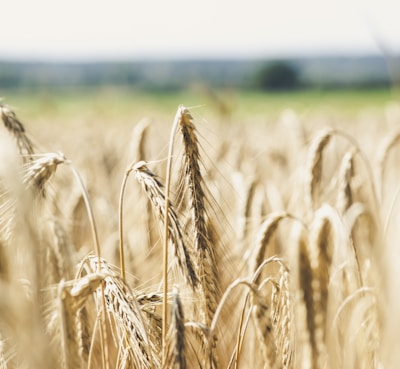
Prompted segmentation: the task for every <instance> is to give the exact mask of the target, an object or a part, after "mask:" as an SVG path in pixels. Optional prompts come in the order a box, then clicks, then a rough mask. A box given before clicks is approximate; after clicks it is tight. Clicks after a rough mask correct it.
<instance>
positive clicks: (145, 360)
mask: <svg viewBox="0 0 400 369" xmlns="http://www.w3.org/2000/svg"><path fill="white" fill-rule="evenodd" d="M87 263H88V264H89V267H90V270H92V271H97V270H100V272H101V273H103V274H105V275H106V276H105V278H104V282H103V284H104V288H103V290H102V289H101V288H100V287H99V288H98V289H97V296H98V297H97V298H98V299H99V298H100V299H102V293H104V297H105V302H106V309H107V311H108V313H109V315H111V316H112V317H113V318H114V321H115V323H116V328H117V334H118V340H117V341H118V342H120V344H121V345H122V346H121V348H125V349H127V350H128V351H129V359H130V360H131V362H132V365H133V366H134V367H136V368H144V369H151V368H156V367H159V365H160V358H159V347H158V346H157V341H159V340H150V339H149V335H148V332H149V329H148V326H147V324H145V321H144V319H143V316H142V313H141V310H140V307H139V304H138V302H137V300H136V298H135V296H134V295H133V293H132V292H130V289H129V286H128V285H127V284H126V283H125V282H124V281H123V280H122V279H121V278H119V277H118V275H117V274H116V273H115V272H114V271H113V270H112V268H111V266H110V265H109V264H108V263H107V262H106V260H104V259H100V260H99V259H98V258H97V257H88V258H87ZM103 291H104V292H103Z"/></svg>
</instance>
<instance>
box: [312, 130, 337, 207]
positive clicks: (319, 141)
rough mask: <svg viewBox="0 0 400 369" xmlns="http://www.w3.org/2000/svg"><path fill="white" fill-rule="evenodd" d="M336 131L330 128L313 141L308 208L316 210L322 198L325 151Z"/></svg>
mask: <svg viewBox="0 0 400 369" xmlns="http://www.w3.org/2000/svg"><path fill="white" fill-rule="evenodd" d="M333 133H334V131H333V130H332V129H330V128H328V129H325V130H323V131H321V132H320V133H319V134H318V135H317V136H316V137H315V139H314V140H313V142H312V144H311V147H310V150H309V152H308V158H307V168H306V171H307V172H306V177H305V178H306V191H305V196H306V206H307V208H308V209H311V210H314V209H315V208H316V206H317V203H318V201H319V198H320V195H321V194H320V191H321V189H320V184H321V179H322V163H323V160H322V159H323V151H324V149H325V147H326V146H327V145H328V143H329V141H330V139H331V137H332V134H333Z"/></svg>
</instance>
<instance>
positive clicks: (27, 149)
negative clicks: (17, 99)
mask: <svg viewBox="0 0 400 369" xmlns="http://www.w3.org/2000/svg"><path fill="white" fill-rule="evenodd" d="M0 117H1V119H2V120H3V123H4V125H5V127H6V128H7V129H8V131H9V132H10V133H11V134H12V135H13V136H14V137H15V139H16V140H17V146H18V150H19V154H20V155H21V157H22V159H23V161H24V162H25V163H26V162H27V161H29V160H30V157H31V155H33V153H34V148H33V143H32V141H31V140H30V139H29V138H28V136H27V135H26V132H25V127H24V126H23V124H22V123H21V122H20V121H19V119H18V118H17V116H16V115H15V113H14V112H13V111H12V110H11V109H10V108H9V107H8V106H7V105H4V104H1V103H0Z"/></svg>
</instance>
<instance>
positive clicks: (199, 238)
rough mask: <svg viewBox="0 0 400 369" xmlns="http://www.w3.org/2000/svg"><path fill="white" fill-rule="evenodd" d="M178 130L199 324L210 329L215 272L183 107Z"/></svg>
mask: <svg viewBox="0 0 400 369" xmlns="http://www.w3.org/2000/svg"><path fill="white" fill-rule="evenodd" d="M177 116H179V128H180V132H181V135H182V139H183V145H184V158H183V167H184V168H183V170H184V175H185V178H186V182H187V187H188V190H189V206H190V209H191V212H192V222H193V232H194V255H195V256H196V259H195V263H196V264H195V265H196V269H197V275H198V276H199V279H200V285H199V292H200V306H201V308H200V315H201V321H202V323H204V324H206V325H207V326H208V325H210V323H211V321H212V317H213V315H214V313H215V310H216V308H217V304H218V299H219V296H220V291H219V278H218V272H217V270H216V265H217V263H216V262H215V251H214V250H213V247H215V245H211V243H210V237H209V229H208V227H207V211H206V205H205V203H206V196H205V193H204V187H203V186H204V183H203V177H202V174H201V170H200V151H199V143H198V140H197V135H196V128H195V126H194V124H193V117H192V115H191V114H190V112H189V110H188V109H187V108H185V107H184V106H180V107H179V108H178V113H177Z"/></svg>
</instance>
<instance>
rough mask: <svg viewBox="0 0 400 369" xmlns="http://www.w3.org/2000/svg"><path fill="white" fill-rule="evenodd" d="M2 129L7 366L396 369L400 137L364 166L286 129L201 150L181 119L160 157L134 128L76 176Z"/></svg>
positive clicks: (1, 322) (325, 134) (333, 142)
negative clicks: (128, 138)
mask: <svg viewBox="0 0 400 369" xmlns="http://www.w3.org/2000/svg"><path fill="white" fill-rule="evenodd" d="M0 118H1V120H2V123H3V124H2V125H1V132H0V140H1V145H0V150H1V152H0V154H1V161H0V163H1V165H0V189H1V194H0V199H1V204H0V226H1V228H0V295H1V298H0V367H1V368H41V369H43V368H44V369H45V368H52V369H53V368H65V369H66V368H68V369H69V368H107V369H108V368H149V369H150V368H154V369H156V368H174V369H177V368H332V369H335V368H387V367H394V366H395V365H397V363H398V359H399V357H398V354H397V353H396V352H397V350H396V344H397V340H398V339H399V337H400V336H399V334H398V330H397V328H398V323H399V322H398V320H399V319H398V318H396V316H397V312H396V309H397V307H398V306H399V301H397V298H396V296H397V295H396V293H395V291H396V288H397V282H396V275H397V274H396V267H397V263H396V262H397V259H396V257H397V253H398V252H396V248H397V245H396V244H395V242H394V244H393V240H394V239H395V237H396V226H395V225H396V221H397V217H398V215H399V213H398V212H397V211H396V209H397V203H398V201H397V200H398V194H399V191H398V188H397V186H396V185H395V184H396V179H398V178H399V177H397V176H396V175H395V174H394V173H392V172H393V168H394V164H395V158H396V155H398V152H397V151H398V150H400V149H398V148H397V146H398V145H397V143H398V142H399V141H400V139H399V138H400V133H399V132H398V131H394V132H392V133H390V134H388V135H386V136H384V137H382V145H381V146H380V149H379V150H377V152H376V153H372V154H373V155H375V156H373V155H366V154H365V153H364V151H363V150H362V147H361V146H360V143H358V142H357V140H356V139H355V138H354V135H350V134H348V133H346V132H344V131H343V130H341V129H337V128H329V129H323V130H319V131H312V132H305V130H304V127H301V126H300V125H299V124H297V123H298V122H297V123H296V127H295V126H294V125H293V126H292V127H291V132H289V133H290V134H288V135H287V136H286V137H285V141H284V140H282V138H281V136H279V135H278V134H277V133H276V132H275V133H274V132H272V131H269V132H268V131H267V132H264V133H263V134H264V135H265V136H263V137H265V139H264V140H263V139H261V143H262V147H263V150H261V151H260V150H258V148H257V147H256V146H257V145H255V144H254V142H253V141H252V140H253V138H250V137H251V134H247V133H246V132H240V140H239V139H238V141H236V142H235V145H229V142H230V141H229V140H230V139H231V138H229V137H227V138H226V141H223V140H222V138H221V141H222V142H220V143H219V147H217V148H215V151H214V153H211V152H207V151H206V150H203V148H202V139H203V137H202V136H201V135H200V133H199V132H198V130H197V128H196V125H195V123H196V121H195V119H194V118H193V116H192V115H191V113H190V111H189V110H188V109H187V108H185V107H183V106H180V107H179V108H178V111H177V114H176V117H175V121H174V124H173V128H172V130H171V139H170V142H169V150H168V151H169V152H168V154H167V159H166V160H165V157H164V158H152V159H153V161H149V162H147V161H146V160H147V159H148V158H147V155H148V148H149V147H150V146H151V145H152V142H151V140H149V139H148V135H147V131H148V129H149V123H148V122H147V121H142V122H140V123H139V124H138V125H137V126H136V127H135V129H134V133H133V137H132V143H131V146H130V147H129V145H125V147H128V150H125V151H126V152H122V151H121V150H120V147H121V145H118V148H117V147H116V146H117V144H116V145H115V146H110V147H108V148H107V147H106V146H104V145H102V143H101V142H99V143H98V145H97V151H95V156H96V158H97V160H96V161H94V160H93V157H91V158H86V159H85V160H86V163H88V162H90V163H91V164H90V165H89V164H86V166H83V167H82V168H81V167H79V169H78V168H77V167H78V165H75V164H74V163H72V161H71V160H69V159H68V158H66V157H65V156H64V155H63V154H62V153H40V152H38V149H37V147H36V145H35V144H34V143H33V140H32V139H31V138H30V137H29V136H28V134H27V133H26V131H25V129H24V126H23V125H22V123H21V122H20V121H19V119H18V118H17V116H16V115H15V113H14V112H13V111H12V110H11V109H10V108H9V107H8V106H6V105H1V106H0ZM286 129H287V127H286ZM257 134H258V135H261V134H262V132H258V133H257ZM289 136H291V138H290V137H289ZM274 140H275V141H276V140H278V141H279V140H281V141H279V150H274V149H271V150H269V149H267V148H268V147H269V145H270V144H271V143H272V142H273V141H274ZM289 141H290V142H289ZM258 144H259V142H258ZM271 147H272V146H271ZM92 149H93V150H95V149H94V148H93V147H92ZM102 150H103V151H107V150H109V151H107V152H101V151H102ZM115 153H118V154H121V158H119V157H118V155H115ZM112 154H114V155H112ZM82 155H86V153H85V151H84V149H83V147H82ZM126 157H129V158H128V159H129V161H128V162H131V164H129V165H127V166H126V167H124V166H125V162H124V163H122V164H121V162H122V161H125V159H126ZM154 159H157V161H154ZM160 159H164V160H160ZM85 160H82V161H81V163H84V162H85ZM229 162H230V164H229V165H226V164H227V163H229ZM63 168H64V169H63ZM116 168H119V169H121V168H122V173H124V174H125V175H122V178H118V181H116V182H117V183H116V184H115V183H114V182H115V178H116V177H117V176H116V172H118V169H116ZM152 168H156V169H157V171H158V174H156V173H155V170H153V169H152ZM56 172H57V173H56ZM164 174H165V176H164ZM102 177H104V178H102ZM163 178H165V179H163ZM57 179H59V180H57ZM85 179H86V181H85ZM98 182H101V185H100V186H98V185H97V183H98ZM101 190H103V191H104V192H107V190H111V192H112V193H113V194H115V193H118V194H119V196H114V198H113V199H112V198H111V197H110V198H108V197H107V196H106V195H105V194H104V193H101ZM113 200H114V201H113ZM229 224H230V225H231V226H229ZM116 265H118V267H117V266H116Z"/></svg>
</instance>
